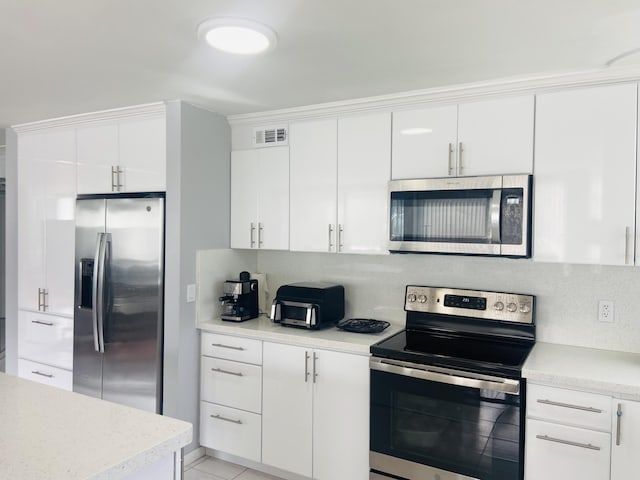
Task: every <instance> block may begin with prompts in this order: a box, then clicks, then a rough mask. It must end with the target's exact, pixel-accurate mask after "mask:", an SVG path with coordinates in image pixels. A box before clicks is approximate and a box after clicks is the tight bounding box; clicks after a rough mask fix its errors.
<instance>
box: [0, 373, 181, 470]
mask: <svg viewBox="0 0 640 480" xmlns="http://www.w3.org/2000/svg"><path fill="white" fill-rule="evenodd" d="M0 432H1V434H0V478H3V479H4V478H6V479H20V480H47V479H50V480H53V479H55V480H58V479H65V480H75V479H83V480H85V479H91V480H103V479H109V480H115V479H119V478H125V477H126V476H128V475H129V474H132V473H135V472H137V471H139V470H140V469H142V468H144V467H146V466H148V465H150V464H152V463H154V462H156V461H158V460H160V459H162V458H164V457H166V456H168V455H171V454H172V453H173V452H174V451H178V450H180V449H181V448H182V447H183V446H185V445H187V444H188V443H189V442H191V438H192V434H193V433H192V427H191V424H190V423H187V422H183V421H180V420H176V419H173V418H169V417H163V416H161V415H155V414H152V413H148V412H145V411H142V410H136V409H133V408H129V407H125V406H122V405H117V404H114V403H110V402H105V401H102V400H99V399H96V398H92V397H88V396H85V395H80V394H77V393H73V392H67V391H65V390H60V389H58V388H53V387H49V386H46V385H41V384H39V383H34V382H31V381H29V380H24V379H21V378H18V377H13V376H10V375H6V374H3V373H0Z"/></svg>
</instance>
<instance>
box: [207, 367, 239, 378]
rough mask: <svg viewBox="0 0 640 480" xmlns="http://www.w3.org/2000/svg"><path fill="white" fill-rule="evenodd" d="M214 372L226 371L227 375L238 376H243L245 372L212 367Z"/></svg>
mask: <svg viewBox="0 0 640 480" xmlns="http://www.w3.org/2000/svg"><path fill="white" fill-rule="evenodd" d="M211 371H212V372H218V373H225V374H227V375H235V376H236V377H243V376H244V375H243V373H242V372H230V371H229V370H223V369H221V368H212V369H211Z"/></svg>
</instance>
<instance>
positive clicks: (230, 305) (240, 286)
mask: <svg viewBox="0 0 640 480" xmlns="http://www.w3.org/2000/svg"><path fill="white" fill-rule="evenodd" d="M239 278H240V280H227V281H226V282H224V285H223V287H222V293H223V294H224V295H223V296H222V297H220V301H221V302H222V315H221V316H220V317H221V318H222V320H227V321H230V322H244V321H245V320H251V319H252V318H258V314H259V311H258V280H251V275H250V274H249V272H240V277H239Z"/></svg>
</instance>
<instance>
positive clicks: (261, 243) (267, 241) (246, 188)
mask: <svg viewBox="0 0 640 480" xmlns="http://www.w3.org/2000/svg"><path fill="white" fill-rule="evenodd" d="M231 247H232V248H261V249H271V250H287V249H288V248H289V147H265V148H256V149H253V150H238V151H234V152H232V153H231Z"/></svg>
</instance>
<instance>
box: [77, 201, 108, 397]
mask: <svg viewBox="0 0 640 480" xmlns="http://www.w3.org/2000/svg"><path fill="white" fill-rule="evenodd" d="M105 205H106V204H105V200H104V199H91V200H78V201H77V202H76V256H75V265H76V268H75V271H76V273H75V309H74V322H73V330H74V332H73V391H74V392H79V393H84V394H85V395H91V396H93V397H98V398H100V397H101V396H102V353H100V347H101V344H102V342H101V335H100V331H99V325H98V320H99V318H100V317H99V310H98V304H99V303H102V301H103V297H100V292H104V288H103V287H104V283H103V282H102V281H101V278H99V277H100V274H101V272H102V271H101V270H100V269H99V268H96V267H97V265H98V264H99V262H100V259H101V253H102V250H101V246H102V245H104V244H105V240H106V235H105V232H104V221H105V213H106V212H105ZM98 297H100V298H98Z"/></svg>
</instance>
